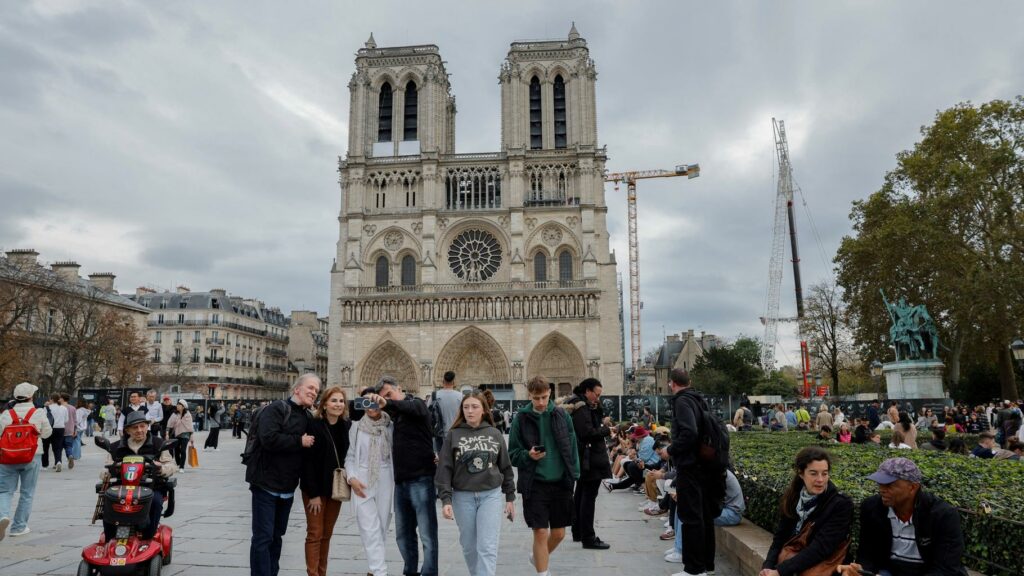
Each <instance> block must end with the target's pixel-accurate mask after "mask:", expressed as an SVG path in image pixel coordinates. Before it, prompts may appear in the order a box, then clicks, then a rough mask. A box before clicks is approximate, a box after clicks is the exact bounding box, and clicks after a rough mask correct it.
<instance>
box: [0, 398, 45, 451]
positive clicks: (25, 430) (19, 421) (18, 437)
mask: <svg viewBox="0 0 1024 576" xmlns="http://www.w3.org/2000/svg"><path fill="white" fill-rule="evenodd" d="M35 411H36V409H35V408H34V407H33V408H30V409H29V411H28V413H27V414H25V417H24V418H18V413H17V412H15V411H14V408H11V410H10V412H11V423H10V425H8V426H7V427H6V428H4V431H3V434H0V464H28V463H29V462H31V461H32V459H33V458H35V456H36V448H37V447H38V445H39V430H37V429H36V427H35V426H34V425H32V424H30V423H29V420H30V419H31V418H32V414H34V413H35Z"/></svg>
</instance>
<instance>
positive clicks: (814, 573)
mask: <svg viewBox="0 0 1024 576" xmlns="http://www.w3.org/2000/svg"><path fill="white" fill-rule="evenodd" d="M813 527H814V522H805V523H804V525H803V528H801V529H800V532H799V533H798V534H797V535H796V536H793V537H792V538H790V539H789V542H786V545H785V546H783V547H782V551H781V552H779V564H782V563H783V562H785V561H786V560H789V559H790V558H792V557H794V556H796V555H797V554H799V553H801V552H803V551H804V549H805V548H807V544H808V540H810V538H811V529H812V528H813ZM849 547H850V540H849V539H847V540H846V542H843V545H842V546H840V547H839V548H837V549H836V551H835V552H833V553H832V555H831V556H829V557H828V558H825V559H824V560H822V561H821V562H819V563H817V564H815V565H814V566H811V567H810V568H807V569H806V570H804V571H802V572H800V576H832V575H833V574H835V572H836V569H837V568H839V565H840V564H842V563H843V560H844V559H846V550H847V549H848V548H849Z"/></svg>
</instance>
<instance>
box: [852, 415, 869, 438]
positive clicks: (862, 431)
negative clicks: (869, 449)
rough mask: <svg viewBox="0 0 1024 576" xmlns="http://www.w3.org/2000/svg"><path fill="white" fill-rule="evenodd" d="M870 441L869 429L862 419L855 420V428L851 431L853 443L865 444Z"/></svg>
mask: <svg viewBox="0 0 1024 576" xmlns="http://www.w3.org/2000/svg"><path fill="white" fill-rule="evenodd" d="M870 441H871V428H870V426H868V421H867V420H866V419H864V418H857V426H856V427H855V428H854V429H853V443H854V444H867V443H868V442H870Z"/></svg>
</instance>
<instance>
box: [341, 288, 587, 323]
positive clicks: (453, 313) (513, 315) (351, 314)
mask: <svg viewBox="0 0 1024 576" xmlns="http://www.w3.org/2000/svg"><path fill="white" fill-rule="evenodd" d="M597 305H598V295H597V294H594V293H570V294H540V295H536V296H494V297H491V296H486V297H485V296H454V297H443V298H442V297H438V298H395V299H390V300H380V299H377V298H359V297H354V298H345V297H342V301H341V323H342V324H395V323H403V322H466V321H469V322H476V321H486V320H563V319H586V318H598V317H599V315H598V306H597Z"/></svg>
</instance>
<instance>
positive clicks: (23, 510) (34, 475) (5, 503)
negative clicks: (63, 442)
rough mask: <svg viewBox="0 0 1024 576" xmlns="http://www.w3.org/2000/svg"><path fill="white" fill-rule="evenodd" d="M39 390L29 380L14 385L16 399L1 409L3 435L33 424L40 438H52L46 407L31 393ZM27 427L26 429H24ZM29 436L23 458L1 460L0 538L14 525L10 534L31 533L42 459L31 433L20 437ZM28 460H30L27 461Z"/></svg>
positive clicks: (0, 419)
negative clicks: (15, 501) (35, 401)
mask: <svg viewBox="0 0 1024 576" xmlns="http://www.w3.org/2000/svg"><path fill="white" fill-rule="evenodd" d="M37 390H39V388H37V387H36V386H34V385H32V384H29V383H28V382H22V383H21V384H18V385H17V386H15V387H14V401H13V402H11V403H10V404H9V405H8V406H7V407H6V409H5V410H4V411H3V412H0V436H2V435H3V432H4V429H5V428H7V427H8V426H12V425H14V426H18V425H25V424H28V425H31V426H32V427H33V428H35V433H37V434H38V435H39V437H41V438H49V437H50V435H51V434H53V427H51V426H50V421H49V420H48V419H47V418H46V411H45V410H37V409H36V408H35V405H34V404H32V396H34V395H35V393H36V391H37ZM23 429H24V428H23ZM17 430H18V429H17V428H13V429H12V430H11V431H10V432H9V435H13V434H18V432H17ZM21 437H22V438H25V439H27V443H28V444H29V446H25V444H22V445H21V446H20V447H19V448H21V449H22V450H21V452H22V454H21V457H13V458H10V460H8V459H7V458H5V459H4V462H3V463H0V540H3V539H4V536H6V534H7V527H8V525H10V527H11V536H21V535H23V534H28V533H29V532H30V530H29V528H28V517H29V514H31V513H32V498H33V497H34V496H35V493H36V481H37V480H38V479H39V468H40V458H39V455H38V454H37V453H36V452H38V446H36V445H35V444H36V442H35V440H34V439H33V438H32V436H31V435H30V434H25V435H24V436H21ZM25 460H28V461H27V462H26V461H25ZM19 483H20V484H21V490H20V494H21V497H20V498H19V499H18V510H17V511H16V512H15V513H14V523H13V524H12V523H11V518H10V513H11V499H12V498H14V491H15V490H16V489H17V488H18V485H19Z"/></svg>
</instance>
